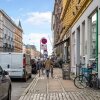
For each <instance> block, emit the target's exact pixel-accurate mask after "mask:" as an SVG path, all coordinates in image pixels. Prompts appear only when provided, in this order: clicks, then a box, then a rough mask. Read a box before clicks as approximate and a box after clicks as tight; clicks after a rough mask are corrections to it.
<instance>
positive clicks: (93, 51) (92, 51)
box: [89, 13, 96, 58]
mask: <svg viewBox="0 0 100 100" xmlns="http://www.w3.org/2000/svg"><path fill="white" fill-rule="evenodd" d="M89 20H90V58H96V13H95V14H93V15H92V16H91V17H90V19H89Z"/></svg>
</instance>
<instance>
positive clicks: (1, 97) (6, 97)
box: [0, 66, 12, 100]
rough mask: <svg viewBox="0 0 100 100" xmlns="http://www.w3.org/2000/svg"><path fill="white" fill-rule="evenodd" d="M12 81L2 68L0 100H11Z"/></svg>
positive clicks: (0, 71) (0, 73)
mask: <svg viewBox="0 0 100 100" xmlns="http://www.w3.org/2000/svg"><path fill="white" fill-rule="evenodd" d="M11 90H12V89H11V80H10V77H9V75H8V72H7V71H4V70H3V69H2V68H1V66H0V100H11Z"/></svg>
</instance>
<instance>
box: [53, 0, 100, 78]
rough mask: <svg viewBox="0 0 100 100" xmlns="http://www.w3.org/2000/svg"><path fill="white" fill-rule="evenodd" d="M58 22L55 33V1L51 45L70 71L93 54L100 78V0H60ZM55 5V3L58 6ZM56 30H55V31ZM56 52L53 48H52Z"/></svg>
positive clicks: (89, 61)
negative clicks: (52, 43) (58, 25)
mask: <svg viewBox="0 0 100 100" xmlns="http://www.w3.org/2000/svg"><path fill="white" fill-rule="evenodd" d="M60 1H61V2H60V4H61V5H60V7H61V13H60V19H59V22H60V25H61V27H60V28H61V29H60V28H59V32H58V33H59V34H57V29H55V27H56V25H55V24H54V23H56V20H57V18H56V16H57V15H56V13H55V12H54V11H55V6H56V5H55V4H54V11H53V16H54V17H53V21H54V22H53V25H54V26H53V33H54V34H56V35H58V36H55V35H54V41H55V38H56V37H58V39H57V41H55V42H54V47H55V48H56V49H58V51H59V53H60V55H61V56H62V58H63V60H64V61H65V60H66V61H67V62H68V63H69V65H70V71H71V72H72V73H74V74H77V73H78V70H77V66H78V65H80V63H83V64H85V67H87V64H91V63H92V61H93V60H94V59H95V58H96V68H95V71H98V73H99V74H98V76H99V78H100V45H99V43H100V29H99V28H98V27H100V3H99V0H60ZM55 2H58V0H55ZM58 8H59V6H58ZM55 30H56V31H55ZM56 53H57V52H56Z"/></svg>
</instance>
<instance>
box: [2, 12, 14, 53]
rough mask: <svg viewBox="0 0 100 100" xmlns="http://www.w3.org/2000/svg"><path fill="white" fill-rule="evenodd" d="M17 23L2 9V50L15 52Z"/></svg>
mask: <svg viewBox="0 0 100 100" xmlns="http://www.w3.org/2000/svg"><path fill="white" fill-rule="evenodd" d="M14 27H15V24H14V22H13V21H12V20H11V18H10V17H9V16H8V15H7V14H6V13H5V12H4V11H3V10H0V51H1V52H13V51H14V32H15V28H14Z"/></svg>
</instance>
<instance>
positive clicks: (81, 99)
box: [19, 69, 100, 100]
mask: <svg viewBox="0 0 100 100" xmlns="http://www.w3.org/2000/svg"><path fill="white" fill-rule="evenodd" d="M19 100H100V91H99V90H98V91H97V90H91V89H84V90H82V89H78V88H76V87H75V86H74V84H73V81H72V80H63V79H62V71H61V69H54V78H51V77H50V78H49V79H47V78H46V76H45V75H40V77H39V75H37V76H36V77H35V78H34V80H33V81H32V82H31V83H30V85H29V86H28V87H27V88H26V89H25V91H24V92H23V93H22V95H21V97H20V98H19Z"/></svg>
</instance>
